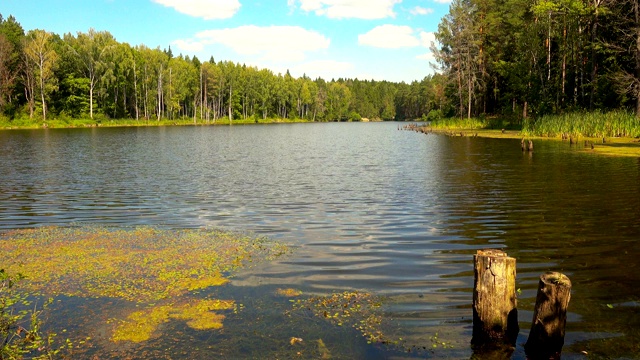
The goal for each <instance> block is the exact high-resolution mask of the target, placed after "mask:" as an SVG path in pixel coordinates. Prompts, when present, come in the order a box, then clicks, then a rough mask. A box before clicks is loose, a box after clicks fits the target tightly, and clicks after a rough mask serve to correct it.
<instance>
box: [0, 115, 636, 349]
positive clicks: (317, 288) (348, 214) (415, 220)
mask: <svg viewBox="0 0 640 360" xmlns="http://www.w3.org/2000/svg"><path fill="white" fill-rule="evenodd" d="M398 126H400V124H398V123H329V124H282V125H255V126H254V125H251V126H215V127H167V128H165V127H159V128H91V129H68V130H55V129H49V130H32V131H2V132H0V156H1V157H0V229H14V228H24V227H38V226H42V225H62V226H68V225H70V224H74V223H80V224H82V223H88V224H96V223H97V224H109V225H115V226H135V225H154V226H159V227H167V228H199V227H223V228H226V229H232V230H243V231H245V230H246V231H251V232H254V233H258V234H263V235H268V236H269V237H272V238H274V239H278V240H280V241H283V242H285V243H287V244H290V245H292V246H293V247H294V248H295V251H294V252H293V254H291V255H289V256H286V257H284V258H281V259H279V260H277V261H275V262H273V263H268V264H263V265H259V266H258V267H256V268H253V269H250V270H247V271H243V272H242V273H240V274H238V276H237V277H235V278H234V279H233V281H232V286H227V287H225V289H224V290H223V291H228V292H229V295H230V296H232V297H235V298H238V299H243V300H242V301H243V302H244V303H245V306H246V310H245V312H244V314H245V315H244V316H245V322H246V321H247V320H246V319H247V318H249V319H250V321H251V322H253V323H255V324H254V325H255V327H256V328H255V329H254V330H253V333H251V334H247V332H248V331H247V330H246V329H247V326H246V323H242V322H238V323H237V324H235V325H234V323H233V320H232V319H231V320H229V324H228V325H227V324H225V330H224V332H223V333H222V334H218V333H215V331H214V332H213V333H214V334H211V333H207V334H205V335H203V334H187V333H186V332H185V330H184V329H180V328H176V332H177V333H178V334H182V335H181V336H174V337H171V338H167V337H163V338H162V339H161V340H158V341H156V342H153V343H151V344H149V345H148V347H147V348H145V349H141V348H135V347H134V348H131V349H129V351H130V353H129V355H128V356H132V357H136V356H140V357H145V355H141V354H146V355H147V356H150V355H149V354H153V352H152V351H153V350H154V349H155V350H157V349H158V348H162V347H164V348H165V349H164V350H166V349H170V350H166V351H167V353H170V354H172V355H171V357H173V358H179V357H185V358H193V356H195V354H198V353H197V351H203V354H207V353H206V352H204V351H205V350H204V349H205V348H208V349H209V350H207V351H213V350H211V348H217V349H220V348H222V347H224V346H222V345H220V344H221V343H223V342H225V341H226V344H227V348H229V347H232V348H231V350H232V351H237V353H236V355H237V356H238V357H254V356H255V354H256V353H255V350H251V349H249V348H250V346H245V345H246V344H245V345H239V344H238V343H237V342H233V341H231V340H230V339H247V342H253V343H254V344H253V345H254V347H256V346H257V347H259V348H260V350H259V351H260V354H262V355H264V356H265V357H267V358H274V357H286V356H285V355H283V353H281V352H280V351H281V349H279V347H281V346H276V345H277V344H279V343H278V341H276V338H278V334H279V333H280V337H281V338H284V339H285V340H286V339H289V337H290V336H296V335H300V337H302V338H309V339H318V338H321V336H322V337H324V338H323V340H324V343H325V344H326V346H327V348H328V349H329V350H331V354H332V355H333V357H335V358H340V357H345V358H352V357H366V358H401V357H413V356H416V357H429V358H444V357H449V358H469V357H471V356H472V355H473V351H472V349H471V347H470V346H469V341H470V339H471V319H472V316H471V315H472V314H471V300H472V287H473V266H472V257H473V254H474V253H475V251H476V250H477V249H482V248H487V247H495V248H502V249H504V250H505V251H506V252H507V253H508V254H509V255H510V256H513V257H516V258H517V261H518V263H517V271H518V278H517V287H518V288H520V289H521V294H520V295H519V299H518V308H519V320H520V327H521V331H520V336H519V338H518V343H517V348H516V350H515V352H514V353H513V355H512V357H513V358H516V359H520V358H524V354H523V350H522V345H523V343H524V342H525V341H526V336H527V334H528V331H529V328H530V322H531V318H532V309H533V305H534V303H535V293H536V288H537V281H538V280H537V279H538V276H539V275H540V274H541V273H543V272H545V271H548V270H553V271H560V272H563V273H564V274H566V275H568V276H569V277H570V279H571V280H572V282H573V291H572V300H571V303H570V305H569V311H570V313H569V316H568V323H567V335H566V343H565V347H564V350H563V357H564V358H569V359H571V358H583V357H584V355H583V353H582V352H583V351H584V352H587V353H589V354H590V355H591V356H595V357H607V358H640V345H639V344H640V287H639V286H638V284H639V283H640V282H639V281H640V247H638V246H637V243H638V241H640V159H637V158H614V157H603V156H598V155H595V154H591V153H589V151H588V150H586V151H585V150H584V149H582V148H575V147H570V146H569V144H568V143H563V142H559V141H538V142H536V144H535V151H534V152H533V154H531V153H523V152H521V150H520V144H519V140H504V139H483V138H471V137H447V136H442V135H423V134H418V133H415V132H408V131H398V130H397V129H398ZM277 287H293V288H296V289H300V290H302V291H303V292H304V294H307V295H327V294H330V293H334V292H342V291H345V290H359V291H366V292H370V293H373V294H375V295H378V296H381V297H383V298H384V311H385V316H387V317H388V318H390V319H393V321H394V323H395V324H396V325H397V328H396V329H395V330H394V331H396V332H397V333H398V334H399V336H402V337H403V338H404V339H405V340H406V341H407V344H408V345H410V346H415V347H416V348H423V351H422V352H411V353H405V352H401V351H397V349H388V348H386V347H384V346H375V345H369V344H367V343H366V341H365V340H364V339H362V338H361V337H358V336H356V335H357V334H354V333H353V332H350V331H349V329H340V330H336V329H332V328H322V329H321V330H318V331H320V332H319V333H313V331H312V330H309V329H306V330H305V329H296V330H295V331H298V332H306V333H300V334H296V333H293V332H291V333H287V329H283V328H282V327H279V326H278V324H280V323H282V321H281V320H282V319H284V318H285V317H286V316H285V315H283V312H282V311H281V309H280V308H286V305H287V304H286V300H285V303H284V304H280V305H278V306H272V305H270V303H269V301H272V299H271V298H269V296H267V295H266V294H269V293H271V291H272V290H273V289H274V288H277ZM91 301H95V300H78V299H67V301H63V302H62V303H63V304H64V305H60V306H61V309H60V313H64V314H68V316H69V317H71V318H72V317H73V316H80V315H78V314H80V313H83V311H84V313H83V314H85V315H86V313H87V311H89V310H87V308H91V306H92V305H91ZM307 320H308V321H309V322H310V323H311V322H313V320H312V319H307ZM67 321H68V320H67ZM52 322H53V323H54V324H55V323H56V320H55V319H53V320H52ZM175 326H179V325H175ZM83 331H86V329H85V330H83ZM291 331H293V330H291ZM322 331H324V332H322ZM436 334H437V335H436ZM99 336H100V335H99V334H98V335H94V337H99ZM332 336H333V338H332ZM176 338H178V339H176ZM436 339H437V340H436ZM280 340H281V339H280ZM314 341H315V340H314ZM440 341H442V342H446V343H447V344H448V345H450V346H452V348H448V347H443V346H440V345H439V342H440ZM285 343H286V341H285ZM193 344H195V345H193ZM269 344H272V345H269ZM434 345H438V346H435V347H434ZM96 346H97V345H96ZM98 347H99V346H98ZM233 347H235V348H233ZM187 348H189V349H191V350H188V351H187V350H186V349H187ZM424 348H426V349H424ZM198 349H200V350H198ZM336 349H339V350H336ZM227 350H229V349H227ZM141 351H146V352H141ZM213 353H215V351H213ZM131 354H133V355H131ZM181 354H182V355H181ZM219 354H228V353H222V352H220V353H219ZM156 355H157V353H156Z"/></svg>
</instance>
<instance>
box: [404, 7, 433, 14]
mask: <svg viewBox="0 0 640 360" xmlns="http://www.w3.org/2000/svg"><path fill="white" fill-rule="evenodd" d="M409 12H410V13H411V15H429V14H431V13H433V9H431V8H423V7H422V6H416V7H414V8H413V9H411V10H409Z"/></svg>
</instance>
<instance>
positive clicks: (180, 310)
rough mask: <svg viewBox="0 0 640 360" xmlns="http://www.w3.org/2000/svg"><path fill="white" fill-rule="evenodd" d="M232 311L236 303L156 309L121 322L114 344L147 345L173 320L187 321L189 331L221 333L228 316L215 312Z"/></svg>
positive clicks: (212, 302)
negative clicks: (214, 330)
mask: <svg viewBox="0 0 640 360" xmlns="http://www.w3.org/2000/svg"><path fill="white" fill-rule="evenodd" d="M233 308H235V302H234V301H233V300H199V301H195V302H191V303H185V304H180V305H160V306H153V307H150V308H148V309H145V310H141V311H136V312H133V313H131V314H130V315H129V316H128V317H127V319H126V320H122V321H119V322H118V325H117V326H116V328H115V330H114V332H113V336H112V337H111V340H112V341H114V342H118V341H130V342H143V341H147V340H149V339H151V338H152V337H153V335H154V333H157V331H156V330H157V329H158V327H159V326H160V325H162V324H163V323H166V322H168V321H169V320H171V319H175V320H183V321H186V323H187V325H188V326H189V327H191V328H193V329H197V330H211V329H220V328H222V321H223V320H224V318H225V316H224V315H222V314H218V313H215V312H213V311H214V310H230V309H233Z"/></svg>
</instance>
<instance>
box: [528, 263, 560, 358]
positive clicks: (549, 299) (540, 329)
mask: <svg viewBox="0 0 640 360" xmlns="http://www.w3.org/2000/svg"><path fill="white" fill-rule="evenodd" d="M570 299H571V280H569V278H568V277H567V276H565V275H564V274H561V273H558V272H547V273H545V274H542V275H540V283H539V284H538V295H537V296H536V307H535V309H534V312H533V322H532V324H531V332H530V333H529V338H528V339H527V343H526V344H525V345H524V349H525V352H526V353H527V356H528V357H529V359H545V360H546V359H560V353H561V352H562V346H563V345H564V328H565V324H566V322H567V307H568V306H569V300H570Z"/></svg>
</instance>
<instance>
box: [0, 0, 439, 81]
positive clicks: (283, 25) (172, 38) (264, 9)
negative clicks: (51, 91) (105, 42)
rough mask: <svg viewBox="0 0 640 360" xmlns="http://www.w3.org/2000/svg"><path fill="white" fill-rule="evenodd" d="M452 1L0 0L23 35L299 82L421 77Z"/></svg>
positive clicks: (1, 8)
mask: <svg viewBox="0 0 640 360" xmlns="http://www.w3.org/2000/svg"><path fill="white" fill-rule="evenodd" d="M448 9H449V3H448V0H256V1H249V0H2V5H0V13H2V15H3V16H4V17H5V18H6V17H8V16H9V15H13V16H15V17H16V19H17V20H18V22H20V24H21V25H22V27H23V28H24V29H25V31H28V30H31V29H36V28H37V29H45V30H48V31H52V32H54V33H57V34H60V35H62V34H64V33H69V32H70V33H72V34H76V33H77V32H86V31H87V30H88V29H89V28H94V29H96V30H107V31H109V32H110V33H111V34H113V35H114V36H115V38H116V39H117V40H118V41H119V42H126V43H129V44H131V45H132V46H135V45H139V44H145V45H147V46H149V47H151V48H155V47H158V46H159V47H160V48H163V49H164V48H167V47H169V46H171V49H172V50H173V53H174V54H175V55H177V54H179V53H182V54H185V55H189V56H193V55H196V56H198V58H200V59H201V60H207V59H209V58H210V57H211V56H213V57H214V59H215V60H216V61H219V60H231V61H234V62H239V63H243V64H247V65H251V66H257V67H258V68H268V69H271V70H273V71H274V72H276V73H278V72H285V71H287V70H289V71H290V72H291V74H292V75H293V76H295V77H299V76H302V75H303V74H306V75H308V76H310V77H312V78H316V77H318V76H320V77H322V78H324V79H326V80H331V79H334V78H335V79H337V78H339V77H343V78H359V79H375V80H389V81H396V82H399V81H405V82H411V81H413V80H421V79H422V78H424V77H425V76H426V75H428V74H431V73H433V69H432V67H431V66H430V65H429V63H430V61H431V62H432V61H433V60H432V56H431V54H430V50H429V46H430V43H431V41H433V32H434V31H436V30H437V28H438V23H439V22H440V18H441V17H442V16H444V15H445V14H446V13H447V12H448Z"/></svg>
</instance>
